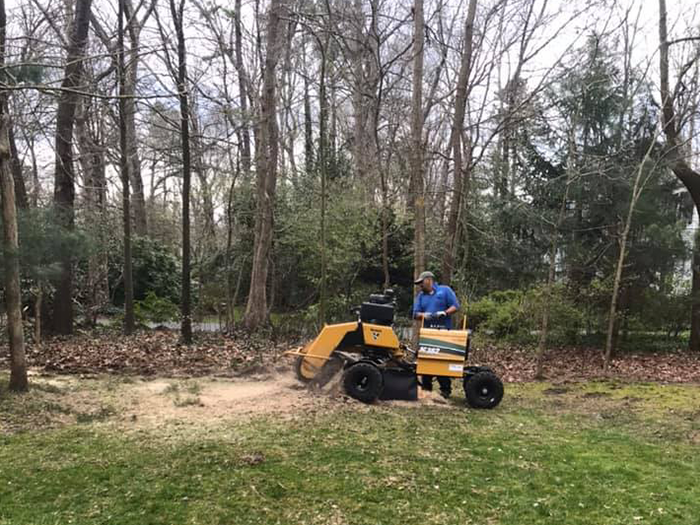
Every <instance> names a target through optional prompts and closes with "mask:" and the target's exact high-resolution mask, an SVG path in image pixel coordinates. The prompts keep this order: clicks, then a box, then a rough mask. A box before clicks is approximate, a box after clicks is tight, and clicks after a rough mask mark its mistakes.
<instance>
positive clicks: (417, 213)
mask: <svg viewBox="0 0 700 525" xmlns="http://www.w3.org/2000/svg"><path fill="white" fill-rule="evenodd" d="M424 42H425V20H424V14H423V0H415V2H414V5H413V48H412V52H413V90H412V95H411V184H410V186H411V197H410V199H411V202H412V204H413V224H414V229H415V230H414V238H413V249H414V255H413V273H414V277H415V278H417V277H418V275H419V274H420V273H421V272H422V271H423V270H424V269H425V192H424V179H423V169H424V166H423V45H424Z"/></svg>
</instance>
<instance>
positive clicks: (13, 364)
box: [0, 0, 28, 392]
mask: <svg viewBox="0 0 700 525" xmlns="http://www.w3.org/2000/svg"><path fill="white" fill-rule="evenodd" d="M0 2H3V0H0ZM0 10H1V11H2V14H1V15H0V17H2V19H1V20H0V32H2V36H0V38H1V39H2V44H0V45H1V46H2V47H3V50H2V52H1V53H2V55H3V56H4V41H5V16H4V13H5V6H4V2H3V5H2V6H0ZM0 65H4V58H3V59H0ZM4 98H5V96H4V95H3V97H2V100H0V106H3V109H1V110H0V177H1V178H2V184H1V185H0V189H1V190H2V226H3V252H4V257H5V261H4V263H5V268H4V270H5V271H4V274H5V294H4V295H5V309H6V311H7V335H8V340H9V346H10V390H13V391H15V392H23V391H25V390H27V387H28V383H27V363H26V359H25V355H24V331H23V328H22V293H21V291H20V275H19V258H18V251H19V244H18V240H17V206H16V204H15V184H14V181H13V179H12V173H11V168H10V162H11V161H10V143H9V138H8V129H7V125H8V119H7V115H6V114H5V111H4V106H5V100H4Z"/></svg>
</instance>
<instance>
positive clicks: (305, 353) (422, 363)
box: [288, 277, 503, 408]
mask: <svg viewBox="0 0 700 525" xmlns="http://www.w3.org/2000/svg"><path fill="white" fill-rule="evenodd" d="M433 279H434V277H433ZM455 301H456V298H455ZM457 307H458V303H457ZM394 309H395V304H394V293H393V291H392V290H386V291H385V292H384V293H383V294H372V295H370V297H369V300H368V301H366V302H363V303H362V305H360V306H358V307H354V308H353V309H352V312H353V313H355V314H356V315H357V320H355V321H352V322H348V323H339V324H333V325H325V326H324V327H323V329H322V330H321V332H320V333H319V334H318V335H317V336H316V338H315V339H314V340H313V341H311V342H310V343H309V344H308V345H306V347H305V348H304V349H302V350H300V351H296V352H288V354H291V355H295V356H297V361H296V367H295V368H296V373H297V377H298V378H299V379H300V380H301V381H303V382H310V381H312V380H315V379H318V378H321V377H324V376H327V375H328V373H329V372H331V371H332V372H335V371H336V370H338V369H342V371H343V386H344V388H345V391H346V392H347V394H348V395H350V396H351V397H353V398H355V399H358V400H359V401H363V402H365V403H371V402H373V401H375V400H377V399H406V400H415V399H417V398H418V376H419V375H421V376H431V377H437V378H438V379H439V380H440V379H441V378H442V381H441V384H442V383H443V382H444V381H451V379H452V378H461V379H462V383H463V386H464V394H465V397H466V399H467V403H468V404H469V406H471V407H473V408H494V407H496V406H497V405H498V404H499V403H500V402H501V399H502V398H503V383H502V382H501V380H500V379H499V378H498V377H497V376H496V374H495V373H494V372H493V371H492V370H491V369H489V368H487V367H483V366H472V365H469V366H468V365H467V364H466V362H467V358H468V355H469V342H470V341H469V335H470V334H469V331H468V330H466V329H465V327H462V329H461V330H447V329H445V328H444V327H442V326H439V325H438V326H437V327H435V326H432V327H431V326H422V327H421V328H420V332H419V337H418V351H417V352H416V351H415V350H412V349H410V348H408V347H406V346H405V345H401V344H400V342H399V338H398V337H397V335H396V333H395V332H394V330H393V322H394ZM448 310H449V307H448ZM455 311H456V308H455ZM438 312H439V311H438ZM438 312H436V313H438ZM445 312H446V313H447V310H445ZM415 313H423V314H431V316H430V320H431V321H432V313H433V312H430V311H428V310H427V309H426V311H418V312H416V311H415V308H414V314H415ZM426 317H427V315H424V316H422V317H421V318H422V319H423V322H424V323H425V321H427V320H428V319H426ZM441 317H442V316H436V320H437V319H439V318H441ZM444 317H445V318H449V316H448V315H445V316H444ZM431 324H432V323H431ZM412 358H414V359H412Z"/></svg>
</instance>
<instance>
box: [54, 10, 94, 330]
mask: <svg viewBox="0 0 700 525" xmlns="http://www.w3.org/2000/svg"><path fill="white" fill-rule="evenodd" d="M91 3H92V0H77V1H76V4H75V16H74V18H73V26H72V28H71V31H70V38H69V42H68V53H67V56H66V67H65V76H64V78H63V82H62V84H61V92H60V96H59V101H58V108H57V110H56V173H55V175H54V205H55V207H56V213H57V214H58V220H59V221H60V222H61V224H63V226H65V227H66V228H68V229H69V230H72V229H73V228H74V226H75V209H74V205H75V167H74V165H73V127H74V124H75V113H76V107H77V105H78V102H79V100H80V94H79V90H80V87H81V83H82V78H83V60H84V58H85V47H86V45H87V39H88V28H89V25H90V6H91ZM62 259H63V260H62V261H61V276H60V277H59V279H58V282H57V284H56V294H55V296H54V308H53V318H52V322H53V329H54V330H55V331H56V332H58V333H62V334H69V333H71V332H72V331H73V268H72V266H73V257H72V255H71V254H69V253H68V254H64V255H63V257H62Z"/></svg>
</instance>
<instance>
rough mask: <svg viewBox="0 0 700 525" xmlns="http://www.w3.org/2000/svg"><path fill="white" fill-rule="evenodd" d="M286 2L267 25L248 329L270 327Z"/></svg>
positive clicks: (279, 0)
mask: <svg viewBox="0 0 700 525" xmlns="http://www.w3.org/2000/svg"><path fill="white" fill-rule="evenodd" d="M285 5H286V4H285V0H271V2H270V8H269V14H268V21H267V52H266V57H265V70H264V72H263V90H262V98H261V101H260V125H259V140H258V141H257V144H258V146H259V147H258V148H256V150H257V151H256V160H257V163H258V166H257V181H256V200H257V202H256V207H257V210H256V216H255V238H254V242H253V261H252V272H251V276H250V292H249V294H248V302H247V304H246V311H245V316H244V318H243V323H244V324H245V326H246V327H247V328H249V329H253V328H257V327H258V326H260V325H262V324H265V323H267V321H268V309H267V281H268V270H269V255H270V248H271V246H272V233H273V230H272V227H273V213H274V204H275V189H276V186H277V154H278V137H277V135H278V131H277V118H276V114H277V111H276V107H277V106H276V102H277V100H276V96H275V69H276V67H277V63H278V61H279V57H280V54H281V53H280V51H281V50H280V46H281V43H282V41H283V40H282V38H281V36H282V35H281V31H280V26H281V24H282V22H281V17H282V14H283V11H284V8H285Z"/></svg>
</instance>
